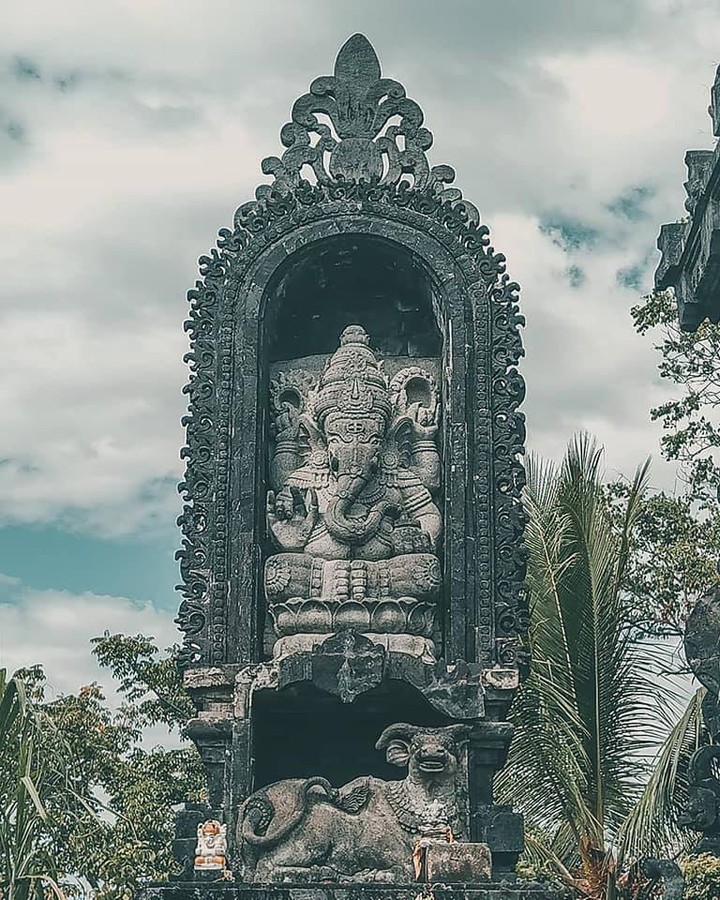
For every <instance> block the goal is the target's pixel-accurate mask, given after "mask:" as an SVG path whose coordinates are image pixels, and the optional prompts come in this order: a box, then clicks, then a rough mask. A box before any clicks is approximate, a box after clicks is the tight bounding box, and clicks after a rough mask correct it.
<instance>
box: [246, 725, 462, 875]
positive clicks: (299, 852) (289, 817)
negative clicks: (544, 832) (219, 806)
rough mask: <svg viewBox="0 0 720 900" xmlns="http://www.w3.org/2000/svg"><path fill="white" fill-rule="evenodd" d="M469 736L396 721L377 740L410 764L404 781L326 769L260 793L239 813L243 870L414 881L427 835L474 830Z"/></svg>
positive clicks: (394, 759) (457, 729) (455, 729)
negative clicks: (349, 778) (335, 780)
mask: <svg viewBox="0 0 720 900" xmlns="http://www.w3.org/2000/svg"><path fill="white" fill-rule="evenodd" d="M467 736H468V728H467V727H466V726H463V725H453V726H450V727H448V728H438V729H430V728H418V727H415V726H411V725H406V724H398V725H391V726H390V727H389V728H386V729H385V731H384V732H383V733H382V734H381V735H380V737H379V739H378V741H377V744H376V748H377V749H378V750H382V751H385V753H386V756H387V760H388V762H389V763H391V764H392V765H397V766H400V767H404V766H407V768H408V772H407V776H406V777H405V779H404V780H403V781H381V780H380V779H377V778H371V777H363V778H358V779H356V780H355V781H354V782H351V783H350V784H348V785H345V786H344V787H342V788H339V789H338V788H335V787H333V786H332V785H331V784H329V782H327V780H326V779H324V778H310V779H305V780H299V779H296V780H292V781H284V782H279V783H277V784H273V785H270V786H269V787H267V788H263V790H261V791H258V792H257V793H255V794H253V795H252V796H251V797H249V798H248V800H247V801H246V802H245V804H244V805H243V807H242V809H241V811H240V816H239V820H238V837H237V843H238V847H239V850H240V854H241V857H242V861H243V871H242V876H243V879H244V880H245V881H250V882H260V883H267V882H280V883H290V884H295V883H299V882H317V881H324V880H331V881H343V880H350V881H357V882H369V883H373V882H393V883H394V882H400V883H402V882H407V881H414V880H415V871H414V862H413V851H414V848H415V844H416V842H417V841H418V840H419V839H420V838H422V837H423V836H424V835H425V834H427V833H429V832H432V833H435V832H438V831H442V832H446V833H447V834H448V836H453V837H455V838H456V839H458V840H462V839H463V838H465V839H467V837H468V833H469V821H468V808H467V787H466V785H467V764H466V761H465V753H464V747H465V744H466V742H467ZM450 880H453V879H450ZM454 880H458V879H454Z"/></svg>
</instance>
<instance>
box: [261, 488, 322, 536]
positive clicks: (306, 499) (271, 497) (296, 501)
mask: <svg viewBox="0 0 720 900" xmlns="http://www.w3.org/2000/svg"><path fill="white" fill-rule="evenodd" d="M266 514H267V523H268V528H269V529H270V532H271V533H272V535H273V537H274V538H275V540H276V541H277V542H278V544H279V545H280V546H281V547H282V548H283V549H284V550H302V549H303V548H304V546H305V544H306V543H307V542H308V539H309V537H310V534H311V532H312V530H313V528H314V527H315V523H316V521H317V517H318V498H317V493H316V492H315V489H314V488H310V489H309V490H307V491H306V492H305V494H304V496H303V495H302V494H301V492H300V490H299V489H298V488H293V487H289V486H287V485H286V486H285V487H284V488H283V489H282V490H281V491H280V493H279V494H278V495H277V497H276V496H275V494H274V493H273V491H268V494H267V507H266Z"/></svg>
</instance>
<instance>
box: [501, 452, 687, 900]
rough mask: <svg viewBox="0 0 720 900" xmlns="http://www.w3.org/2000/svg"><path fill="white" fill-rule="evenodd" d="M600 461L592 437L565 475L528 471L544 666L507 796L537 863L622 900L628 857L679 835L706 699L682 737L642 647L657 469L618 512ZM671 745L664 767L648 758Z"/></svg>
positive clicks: (683, 726)
mask: <svg viewBox="0 0 720 900" xmlns="http://www.w3.org/2000/svg"><path fill="white" fill-rule="evenodd" d="M601 455H602V454H601V451H600V450H598V449H597V447H596V446H595V445H594V444H593V442H592V441H591V440H590V439H589V438H587V437H586V436H581V437H579V438H577V439H576V440H575V441H574V442H573V443H571V445H570V447H569V448H568V451H567V455H566V458H565V460H564V462H563V464H562V466H560V467H557V466H555V465H552V464H548V463H541V462H538V461H537V460H531V462H530V466H529V471H528V486H527V490H526V495H525V502H526V509H527V512H528V514H529V517H530V521H529V525H528V528H527V532H526V542H527V547H528V551H529V559H528V588H529V593H530V601H531V609H532V625H531V631H530V636H529V643H530V649H531V651H532V655H533V666H532V671H531V673H530V676H529V677H528V679H527V680H526V682H525V683H524V685H523V686H522V688H521V689H520V691H519V692H518V695H517V697H516V699H515V703H514V704H513V708H512V711H511V718H512V721H513V722H514V724H515V728H516V733H515V737H514V739H513V743H512V745H511V749H510V755H509V759H508V763H507V765H506V767H505V768H504V769H503V770H502V771H501V773H500V775H499V777H498V779H497V788H498V793H499V796H500V797H501V799H502V800H503V801H505V802H509V803H512V804H513V805H514V806H515V807H516V808H518V809H520V810H522V812H523V813H524V814H525V818H526V823H527V826H528V842H527V846H528V852H527V858H528V861H529V862H531V863H532V864H533V865H534V866H535V867H539V868H544V869H545V870H546V871H547V869H548V867H549V868H550V869H551V870H553V871H554V872H555V873H557V875H558V876H559V877H560V878H562V879H563V881H564V882H565V883H566V884H568V885H570V886H572V887H573V888H574V889H575V890H576V891H577V892H578V893H579V894H580V895H581V896H583V897H588V898H604V897H611V896H613V893H614V891H615V887H616V882H617V873H618V871H620V870H621V869H622V868H623V866H625V865H626V864H627V863H628V862H629V860H631V859H632V858H633V857H638V856H644V855H648V854H651V853H653V852H658V851H660V852H663V851H666V850H667V845H668V843H669V842H672V841H673V840H676V839H677V838H678V831H677V822H676V805H675V802H676V800H677V789H676V782H677V776H678V775H681V774H682V771H683V769H684V767H686V765H687V758H688V755H689V753H690V752H691V750H692V749H693V747H694V746H695V744H696V740H697V736H698V734H699V702H698V701H694V702H693V703H692V704H691V707H690V708H689V709H688V710H687V711H686V713H685V715H684V716H682V718H681V720H680V723H679V724H678V723H675V727H672V726H673V724H674V723H673V722H672V721H671V719H672V715H673V710H676V709H677V708H678V704H677V703H676V702H675V701H674V698H673V696H672V694H671V692H670V691H669V689H668V688H667V687H665V686H664V684H663V681H662V680H661V679H659V678H658V659H657V658H656V657H657V653H656V649H655V648H654V647H653V646H652V645H651V644H648V643H647V642H643V641H642V640H638V634H637V630H636V628H635V627H634V625H633V617H634V610H633V606H632V603H633V598H632V595H630V594H629V593H628V592H627V591H626V590H625V589H624V585H625V583H626V580H627V577H628V567H629V564H630V560H631V553H632V550H631V548H632V544H633V537H634V535H635V531H636V528H637V524H638V520H639V516H640V514H641V511H642V509H643V498H644V493H645V489H646V482H647V464H646V465H645V466H642V467H641V468H640V469H639V470H638V472H637V474H636V476H635V478H634V479H633V481H632V483H631V484H630V485H629V486H628V489H627V492H626V496H625V497H624V499H623V502H622V504H621V507H622V513H621V514H620V512H619V509H618V504H617V502H616V504H615V506H614V507H613V504H612V503H611V502H610V501H609V499H608V495H607V492H606V490H605V489H604V486H603V481H602V476H601V468H600V467H601ZM662 734H666V735H668V736H667V738H666V741H665V743H664V744H663V746H662V747H661V749H660V752H659V754H658V756H657V759H656V764H655V766H654V768H653V767H651V766H650V765H649V762H648V754H649V753H650V752H651V748H657V745H658V743H659V736H661V735H662ZM680 780H681V779H680ZM528 786H530V789H528Z"/></svg>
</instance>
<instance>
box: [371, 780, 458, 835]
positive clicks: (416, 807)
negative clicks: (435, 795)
mask: <svg viewBox="0 0 720 900" xmlns="http://www.w3.org/2000/svg"><path fill="white" fill-rule="evenodd" d="M386 796H387V799H388V803H389V804H390V808H391V809H392V811H393V812H394V813H395V818H396V819H397V820H398V822H399V824H400V827H401V828H403V829H404V830H405V831H408V832H410V834H417V833H418V832H419V831H420V825H424V824H440V823H443V824H445V823H447V824H448V825H454V824H455V819H456V818H457V815H456V811H455V810H454V809H453V810H449V809H448V805H447V803H443V802H442V801H441V800H431V801H430V802H429V803H428V802H422V801H418V799H417V798H415V797H414V796H413V795H412V794H411V793H410V791H409V790H408V788H407V784H406V783H405V782H404V781H395V782H390V783H389V784H388V789H387V795H386ZM453 831H455V828H453Z"/></svg>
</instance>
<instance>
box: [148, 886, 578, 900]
mask: <svg viewBox="0 0 720 900" xmlns="http://www.w3.org/2000/svg"><path fill="white" fill-rule="evenodd" d="M560 897H561V892H559V891H555V890H553V889H552V888H549V887H547V885H543V884H538V883H536V882H522V881H513V882H510V881H488V882H485V883H484V884H453V885H449V884H434V885H428V884H403V885H400V884H397V885H393V884H386V885H381V884H354V885H350V884H304V885H282V884H277V885H251V884H233V883H229V882H227V881H225V882H216V883H207V882H205V883H204V884H199V883H197V882H174V883H173V882H168V883H165V884H153V885H148V886H146V887H144V888H142V890H140V891H139V893H138V894H137V895H136V900H559V898H560Z"/></svg>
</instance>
